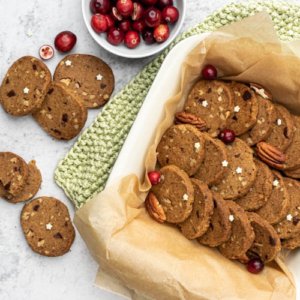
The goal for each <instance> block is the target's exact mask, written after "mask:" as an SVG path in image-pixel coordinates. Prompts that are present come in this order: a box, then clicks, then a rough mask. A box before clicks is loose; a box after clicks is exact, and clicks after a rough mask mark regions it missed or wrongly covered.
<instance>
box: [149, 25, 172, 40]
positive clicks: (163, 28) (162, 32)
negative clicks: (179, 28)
mask: <svg viewBox="0 0 300 300" xmlns="http://www.w3.org/2000/svg"><path fill="white" fill-rule="evenodd" d="M153 36H154V39H155V40H156V41H157V42H158V43H163V42H164V41H166V40H167V39H168V38H169V36H170V29H169V26H168V25H167V24H160V25H159V26H158V27H156V28H155V29H154V32H153Z"/></svg>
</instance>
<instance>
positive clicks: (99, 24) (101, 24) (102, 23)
mask: <svg viewBox="0 0 300 300" xmlns="http://www.w3.org/2000/svg"><path fill="white" fill-rule="evenodd" d="M91 26H92V28H93V29H94V31H95V32H97V33H102V32H105V31H107V29H108V26H107V20H106V17H105V16H104V15H101V14H96V15H93V16H92V20H91Z"/></svg>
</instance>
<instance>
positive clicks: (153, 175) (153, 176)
mask: <svg viewBox="0 0 300 300" xmlns="http://www.w3.org/2000/svg"><path fill="white" fill-rule="evenodd" d="M148 178H149V180H150V182H151V185H156V184H159V182H160V179H161V178H160V172H159V171H150V172H148Z"/></svg>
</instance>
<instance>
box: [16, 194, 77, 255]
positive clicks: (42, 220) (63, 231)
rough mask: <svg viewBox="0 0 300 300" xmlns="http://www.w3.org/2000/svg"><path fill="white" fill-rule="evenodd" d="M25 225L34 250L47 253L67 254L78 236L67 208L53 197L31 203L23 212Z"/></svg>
mask: <svg viewBox="0 0 300 300" xmlns="http://www.w3.org/2000/svg"><path fill="white" fill-rule="evenodd" d="M21 225H22V229H23V232H24V235H25V238H26V240H27V243H28V244H29V246H30V247H31V249H32V250H33V251H34V252H36V253H38V254H41V255H45V256H60V255H63V254H65V253H67V252H68V251H69V250H70V248H71V245H72V243H73V241H74V238H75V230H74V227H73V225H72V222H71V220H70V215H69V212H68V209H67V207H66V206H65V205H64V204H63V203H62V202H60V201H59V200H57V199H55V198H51V197H40V198H36V199H34V200H32V201H31V202H29V203H27V204H26V205H25V206H24V208H23V210H22V212H21Z"/></svg>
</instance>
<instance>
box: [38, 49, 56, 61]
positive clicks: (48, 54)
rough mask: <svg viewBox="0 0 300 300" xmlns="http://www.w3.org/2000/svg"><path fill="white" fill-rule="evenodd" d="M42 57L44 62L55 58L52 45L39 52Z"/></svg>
mask: <svg viewBox="0 0 300 300" xmlns="http://www.w3.org/2000/svg"><path fill="white" fill-rule="evenodd" d="M39 54H40V57H41V58H42V59H44V60H48V59H50V58H52V57H53V55H54V49H53V48H52V47H51V46H50V45H43V46H41V48H40V50H39Z"/></svg>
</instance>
